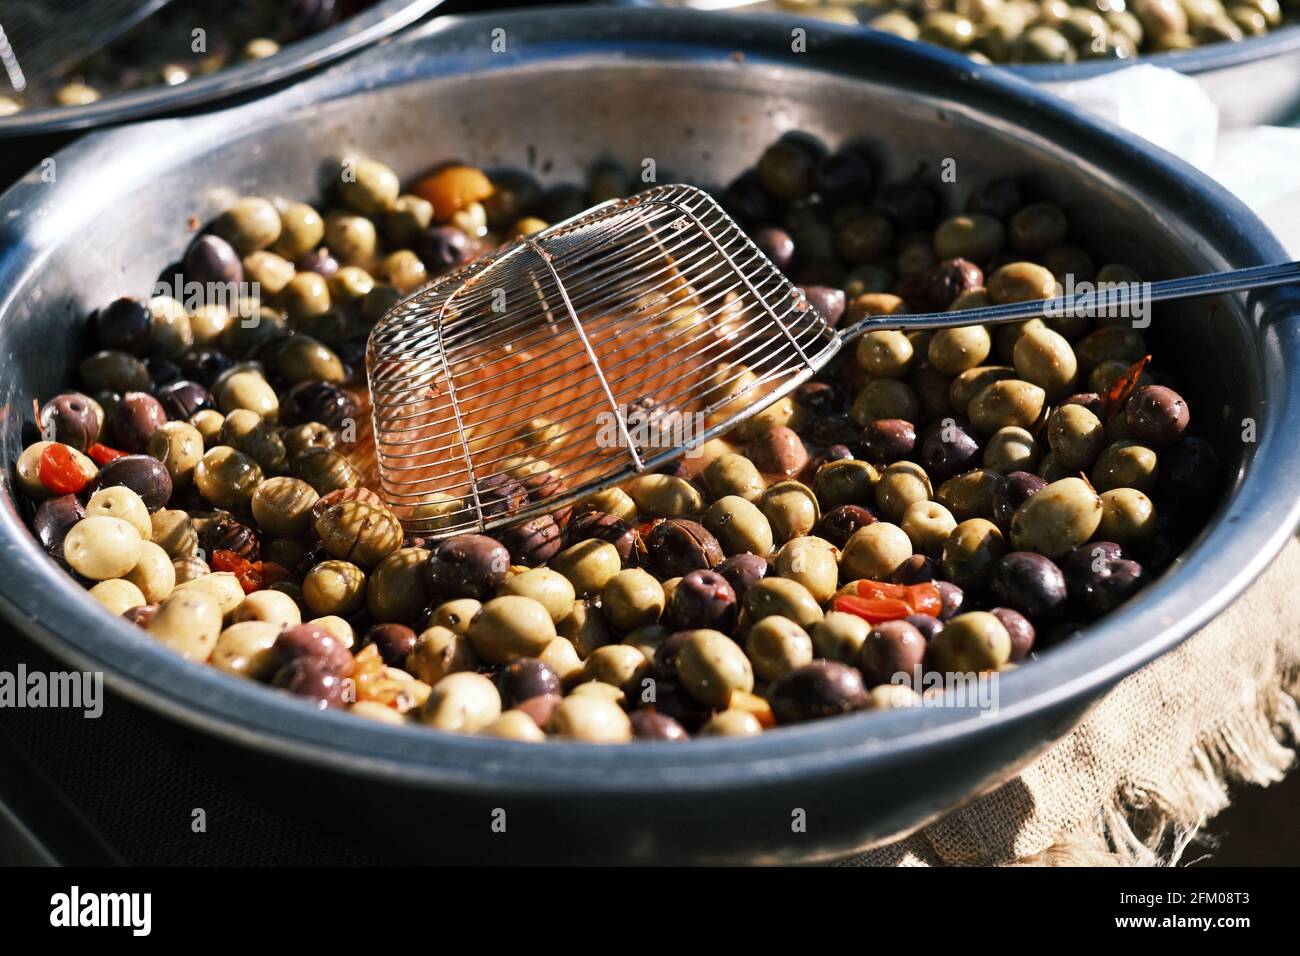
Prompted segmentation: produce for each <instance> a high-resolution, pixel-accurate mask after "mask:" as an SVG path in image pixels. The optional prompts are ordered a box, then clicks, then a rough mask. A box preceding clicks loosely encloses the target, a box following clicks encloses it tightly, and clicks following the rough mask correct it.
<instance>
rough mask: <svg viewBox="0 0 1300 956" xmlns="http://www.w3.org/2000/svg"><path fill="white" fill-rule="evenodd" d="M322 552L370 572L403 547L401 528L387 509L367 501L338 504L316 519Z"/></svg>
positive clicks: (315, 525) (315, 524)
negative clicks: (323, 549) (322, 546)
mask: <svg viewBox="0 0 1300 956" xmlns="http://www.w3.org/2000/svg"><path fill="white" fill-rule="evenodd" d="M313 527H314V528H315V530H316V535H317V536H318V537H319V538H320V540H321V544H323V545H324V546H325V550H326V551H328V552H329V553H330V554H332V555H334V557H336V558H342V559H346V560H348V561H352V562H354V563H355V564H358V565H360V566H361V567H363V568H372V567H374V566H375V565H376V564H378V563H379V562H380V561H382V560H383V559H384V558H385V557H387V556H388V555H390V554H392V553H393V552H394V551H396V550H397V549H398V548H400V547H401V546H402V538H403V533H402V525H401V523H400V522H399V521H398V520H397V516H396V515H394V514H393V513H392V512H391V511H389V510H388V509H387V508H385V507H383V506H381V505H376V504H373V503H371V502H369V501H361V500H357V501H339V502H336V503H335V504H332V505H330V506H329V507H328V508H326V509H325V510H324V511H322V512H321V513H320V515H319V516H317V518H316V519H315V522H314V523H313Z"/></svg>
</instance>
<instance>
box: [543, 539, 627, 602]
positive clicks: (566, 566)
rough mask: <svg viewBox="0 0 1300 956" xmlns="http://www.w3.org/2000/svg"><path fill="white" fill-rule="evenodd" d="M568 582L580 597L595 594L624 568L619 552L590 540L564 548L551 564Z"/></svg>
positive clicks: (606, 543)
mask: <svg viewBox="0 0 1300 956" xmlns="http://www.w3.org/2000/svg"><path fill="white" fill-rule="evenodd" d="M550 565H551V568H552V569H553V570H555V571H558V572H560V574H563V575H564V576H565V577H566V578H568V579H569V581H570V583H571V584H572V585H573V589H574V591H576V592H577V594H578V595H579V596H583V597H585V596H588V595H596V594H599V593H600V592H601V590H602V589H603V588H604V587H605V585H606V584H608V583H609V579H610V578H612V577H613V576H614V575H616V574H618V572H619V571H620V570H621V569H622V567H623V561H622V559H621V558H620V557H619V554H618V549H617V548H616V547H614V546H613V545H612V544H610V543H609V542H608V541H600V540H598V539H595V538H589V539H588V540H586V541H579V542H578V543H577V544H574V545H571V546H570V547H568V548H565V549H564V550H563V551H561V552H560V553H559V554H557V555H556V556H555V557H554V558H552V559H551V562H550Z"/></svg>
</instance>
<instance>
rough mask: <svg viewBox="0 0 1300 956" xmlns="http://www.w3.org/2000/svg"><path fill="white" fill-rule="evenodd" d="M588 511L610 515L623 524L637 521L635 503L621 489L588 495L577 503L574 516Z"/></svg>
mask: <svg viewBox="0 0 1300 956" xmlns="http://www.w3.org/2000/svg"><path fill="white" fill-rule="evenodd" d="M588 511H602V512H604V513H605V514H611V515H613V516H614V517H616V518H618V519H620V520H621V521H623V523H624V524H634V523H636V520H637V511H636V502H635V501H633V500H632V498H631V496H630V495H629V494H628V493H627V492H626V491H624V490H623V489H622V488H606V489H605V490H604V491H598V492H596V493H595V494H593V495H589V496H588V497H586V498H584V499H583V500H582V501H580V502H579V503H578V506H577V507H576V508H575V509H574V514H583V513H585V512H588Z"/></svg>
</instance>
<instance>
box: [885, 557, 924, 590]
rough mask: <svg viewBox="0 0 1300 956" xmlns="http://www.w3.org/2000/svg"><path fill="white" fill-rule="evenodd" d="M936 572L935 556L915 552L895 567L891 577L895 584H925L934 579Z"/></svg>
mask: <svg viewBox="0 0 1300 956" xmlns="http://www.w3.org/2000/svg"><path fill="white" fill-rule="evenodd" d="M934 572H935V567H934V559H933V558H927V557H926V556H925V555H923V554H914V555H912V556H911V557H910V558H908V559H907V560H906V561H904V562H903V563H902V564H900V565H899V566H898V567H897V568H895V569H894V573H893V574H892V575H890V578H889V579H890V581H892V582H893V583H894V584H923V583H925V582H926V581H933V580H934Z"/></svg>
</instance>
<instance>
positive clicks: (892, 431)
mask: <svg viewBox="0 0 1300 956" xmlns="http://www.w3.org/2000/svg"><path fill="white" fill-rule="evenodd" d="M915 447H916V428H915V426H913V425H912V423H911V422H909V421H907V420H906V419H902V418H881V419H877V420H876V421H874V422H871V423H869V424H868V425H867V426H866V427H865V428H864V429H862V440H861V441H860V442H859V443H858V450H859V453H860V454H861V455H862V458H863V460H864V461H869V462H871V463H872V464H873V465H892V464H893V463H894V462H896V461H901V460H903V459H904V458H908V457H910V456H911V454H912V449H914V448H915Z"/></svg>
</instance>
